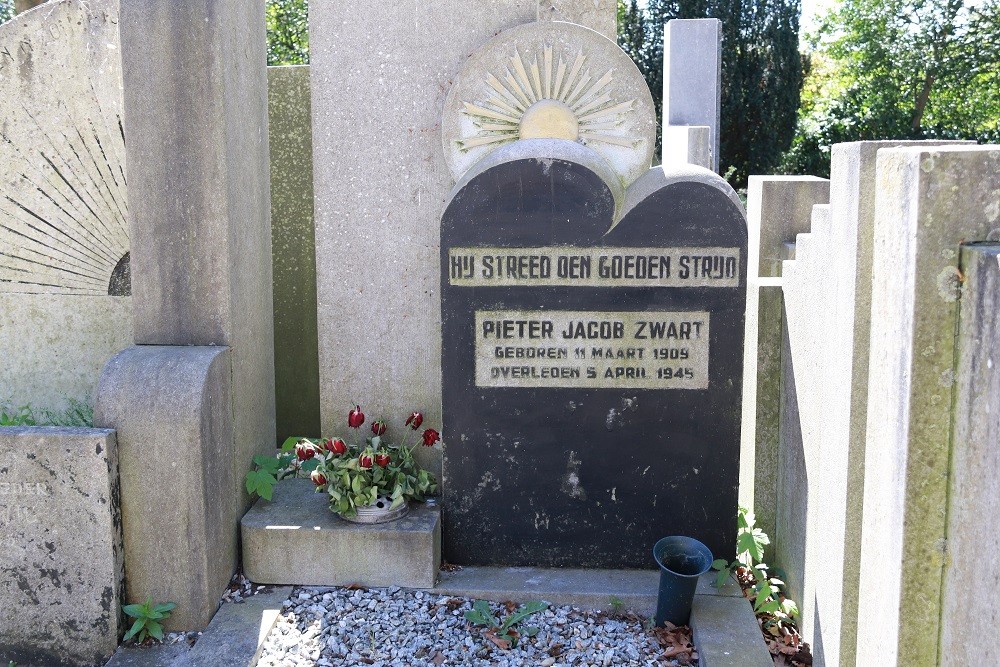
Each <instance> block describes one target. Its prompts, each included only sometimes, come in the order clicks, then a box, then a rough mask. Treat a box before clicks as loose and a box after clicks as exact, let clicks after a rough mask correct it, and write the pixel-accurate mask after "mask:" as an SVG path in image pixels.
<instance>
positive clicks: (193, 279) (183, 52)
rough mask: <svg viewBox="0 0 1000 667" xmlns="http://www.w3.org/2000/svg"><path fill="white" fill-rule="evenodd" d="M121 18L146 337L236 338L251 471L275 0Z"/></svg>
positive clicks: (242, 445)
mask: <svg viewBox="0 0 1000 667" xmlns="http://www.w3.org/2000/svg"><path fill="white" fill-rule="evenodd" d="M119 32H120V35H121V56H122V80H123V85H124V105H125V115H124V130H125V135H126V136H127V137H128V142H127V143H126V147H125V150H126V160H127V163H128V167H129V180H128V191H129V202H130V206H129V214H130V220H129V232H130V233H129V236H130V239H131V248H132V250H131V266H132V296H133V299H132V302H133V310H134V314H135V317H134V326H135V342H136V343H137V344H139V345H205V346H213V345H228V346H230V347H231V348H232V373H233V383H232V386H233V393H232V396H233V425H234V428H235V432H236V445H237V453H236V463H237V465H238V466H239V467H240V468H242V470H243V471H244V472H245V471H248V470H250V468H251V467H252V463H251V460H252V458H253V456H254V455H255V454H263V453H266V452H267V451H269V450H271V449H273V448H274V443H275V432H274V334H273V326H274V325H273V303H272V279H271V233H270V215H269V212H270V204H269V199H270V197H269V188H268V171H269V164H268V142H267V138H268V132H267V72H266V55H265V37H264V35H265V31H264V6H263V5H262V4H261V3H259V2H256V1H255V0H232V1H229V2H224V3H216V2H208V1H206V0H200V1H199V2H195V3H193V4H192V3H176V2H168V3H155V2H147V1H146V0H124V1H123V2H122V3H121V17H120V31H119ZM239 477H242V473H241V474H240V475H239ZM231 481H232V482H233V486H232V487H231V489H230V492H231V493H232V494H234V495H238V496H239V497H240V498H241V501H242V503H243V507H244V509H246V508H247V507H249V505H250V498H249V496H248V495H246V493H245V491H244V490H243V488H242V484H241V480H240V479H237V478H236V477H233V478H232V480H231Z"/></svg>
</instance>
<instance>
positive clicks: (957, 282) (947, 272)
mask: <svg viewBox="0 0 1000 667" xmlns="http://www.w3.org/2000/svg"><path fill="white" fill-rule="evenodd" d="M937 289H938V296H940V297H941V299H942V300H943V301H944V302H945V303H955V302H956V301H958V299H959V297H960V296H961V295H962V272H961V271H959V270H958V267H956V266H946V267H945V268H943V269H942V270H941V272H940V273H939V274H938V276H937Z"/></svg>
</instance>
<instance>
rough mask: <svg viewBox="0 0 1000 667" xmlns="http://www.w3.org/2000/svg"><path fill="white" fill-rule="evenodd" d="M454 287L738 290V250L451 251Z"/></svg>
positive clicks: (547, 249)
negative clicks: (699, 288) (702, 288)
mask: <svg viewBox="0 0 1000 667" xmlns="http://www.w3.org/2000/svg"><path fill="white" fill-rule="evenodd" d="M448 279H449V282H450V283H451V284H452V285H455V286H456V287H521V286H524V287H543V286H568V287H739V283H740V251H739V249H738V248H572V247H543V248H451V249H450V250H449V252H448Z"/></svg>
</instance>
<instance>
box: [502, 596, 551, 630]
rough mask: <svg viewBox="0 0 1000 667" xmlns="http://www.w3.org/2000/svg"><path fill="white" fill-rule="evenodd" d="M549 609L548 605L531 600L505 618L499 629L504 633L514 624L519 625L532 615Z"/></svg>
mask: <svg viewBox="0 0 1000 667" xmlns="http://www.w3.org/2000/svg"><path fill="white" fill-rule="evenodd" d="M548 608H549V605H548V604H547V603H545V602H540V601H538V600H533V601H531V602H525V603H524V604H523V605H521V607H520V608H519V609H518V610H517V611H515V612H514V613H513V614H511V615H510V616H508V617H507V620H505V621H504V622H503V625H502V626H500V629H501V630H502V631H504V632H506V631H507V629H508V628H511V627H513V626H514V625H515V624H517V623H520V622H521V621H522V620H524V619H525V618H527V617H528V616H531V615H532V614H537V613H538V612H540V611H545V610H546V609H548Z"/></svg>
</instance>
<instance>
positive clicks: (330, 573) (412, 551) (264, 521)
mask: <svg viewBox="0 0 1000 667" xmlns="http://www.w3.org/2000/svg"><path fill="white" fill-rule="evenodd" d="M241 526H242V535H243V572H244V574H245V575H246V576H247V577H248V578H249V579H250V580H251V581H254V582H257V583H262V584H302V585H309V586H343V585H347V584H360V585H362V586H406V587H409V588H431V587H433V586H434V582H435V580H436V579H437V574H438V568H439V567H440V565H441V517H440V514H439V513H438V511H437V510H436V509H434V508H430V507H427V506H425V505H422V504H414V505H413V507H411V509H410V513H409V514H408V515H406V516H405V517H403V518H402V519H398V520H396V521H390V522H388V523H380V524H373V525H364V524H355V523H350V522H348V521H344V520H343V519H341V518H340V517H338V516H337V515H336V514H334V513H333V512H331V511H330V509H329V507H328V506H327V498H326V496H325V495H323V494H321V493H316V492H315V487H314V486H313V484H312V482H310V481H309V480H307V479H289V480H284V481H282V482H280V483H279V484H278V485H277V486H276V487H275V489H274V497H273V499H272V500H271V501H270V502H268V501H266V500H263V499H261V500H258V501H257V503H256V504H255V505H254V506H253V508H251V510H250V511H249V512H247V513H246V515H245V516H244V517H243V520H242V522H241Z"/></svg>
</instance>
